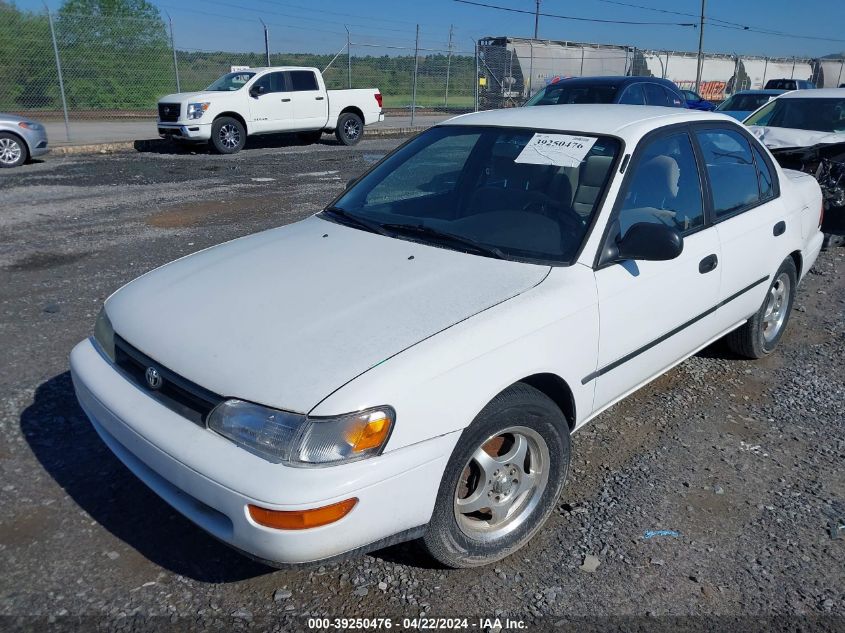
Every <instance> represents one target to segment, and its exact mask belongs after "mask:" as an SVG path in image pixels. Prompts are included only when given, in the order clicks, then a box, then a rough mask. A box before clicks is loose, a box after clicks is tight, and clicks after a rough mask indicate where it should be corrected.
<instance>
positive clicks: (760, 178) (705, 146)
mask: <svg viewBox="0 0 845 633" xmlns="http://www.w3.org/2000/svg"><path fill="white" fill-rule="evenodd" d="M694 130H695V132H694V135H693V136H694V138H695V140H696V142H697V144H698V147H699V150H700V154H701V157H702V161H703V163H704V165H705V173H706V175H707V178H708V180H709V185H710V186H709V190H710V192H711V193H710V204H711V205H712V210H713V222H714V224H715V227H716V231H717V233H718V235H719V244H720V247H721V250H722V290H721V296H720V302H722V303H723V304H724V305H723V306H722V308H720V310H719V313H718V317H719V319H720V322H721V324H722V326H723V327H729V326H730V325H732V324H735V323H737V322H738V321H741V320H743V319H746V318H747V317H749V316H750V315H752V314H753V313H754V312H756V311H757V310H758V309H759V308H760V305H761V303H762V301H763V298H764V297H765V293H766V289H767V288H768V285H769V281H770V276H771V275H774V273H775V272H776V271H777V269H778V267H779V266H780V264H781V262H782V261H783V259H784V257H786V255H788V253H787V252H786V250H788V249H786V247H785V246H783V245H781V242H783V241H785V240H786V239H787V238H786V233H787V229H788V228H789V227H788V226H787V221H788V219H787V217H786V213H785V211H786V210H785V207H784V205H783V201H782V199H781V198H780V192H779V189H778V182H777V177H776V176H775V174H776V173H777V172H776V171H775V169H774V167H773V165H772V164H771V160H770V159H769V158H768V156H767V155H766V154H765V152H763V151H761V150H760V148H759V144H758V142H757V141H756V140H755V139H754V138H752V137H751V135H749V134H746V133H745V132H744V131H742V130H741V129H737V127H736V126H733V125H722V126H720V125H719V124H715V125H714V124H712V123H708V124H696V125H695V126H694Z"/></svg>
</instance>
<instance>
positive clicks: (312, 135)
mask: <svg viewBox="0 0 845 633" xmlns="http://www.w3.org/2000/svg"><path fill="white" fill-rule="evenodd" d="M297 137H298V138H299V140H300V141H301V142H302V143H305V144H306V145H313V144H314V143H319V142H320V139H321V138H323V130H316V131H314V132H300V133H299V134H297Z"/></svg>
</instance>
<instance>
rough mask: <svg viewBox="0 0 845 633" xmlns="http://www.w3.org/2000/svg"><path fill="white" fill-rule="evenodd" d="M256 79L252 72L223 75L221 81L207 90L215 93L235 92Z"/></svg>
mask: <svg viewBox="0 0 845 633" xmlns="http://www.w3.org/2000/svg"><path fill="white" fill-rule="evenodd" d="M253 77H255V73H252V72H243V71H241V72H236V73H229V74H228V75H223V76H222V77H221V78H220V79H218V80H217V81H215V82H214V83H213V84H211V85H210V86H209V87H208V88H206V90H209V91H213V92H234V91H235V90H240V89H241V88H243V87H244V84H246V82H248V81H249V80H250V79H252V78H253Z"/></svg>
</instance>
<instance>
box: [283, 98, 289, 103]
mask: <svg viewBox="0 0 845 633" xmlns="http://www.w3.org/2000/svg"><path fill="white" fill-rule="evenodd" d="M288 101H290V99H282V103H287V102H288Z"/></svg>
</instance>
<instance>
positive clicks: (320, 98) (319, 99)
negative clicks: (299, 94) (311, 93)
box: [314, 97, 325, 101]
mask: <svg viewBox="0 0 845 633" xmlns="http://www.w3.org/2000/svg"><path fill="white" fill-rule="evenodd" d="M314 98H315V99H316V100H317V101H322V100H323V99H325V97H314Z"/></svg>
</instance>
